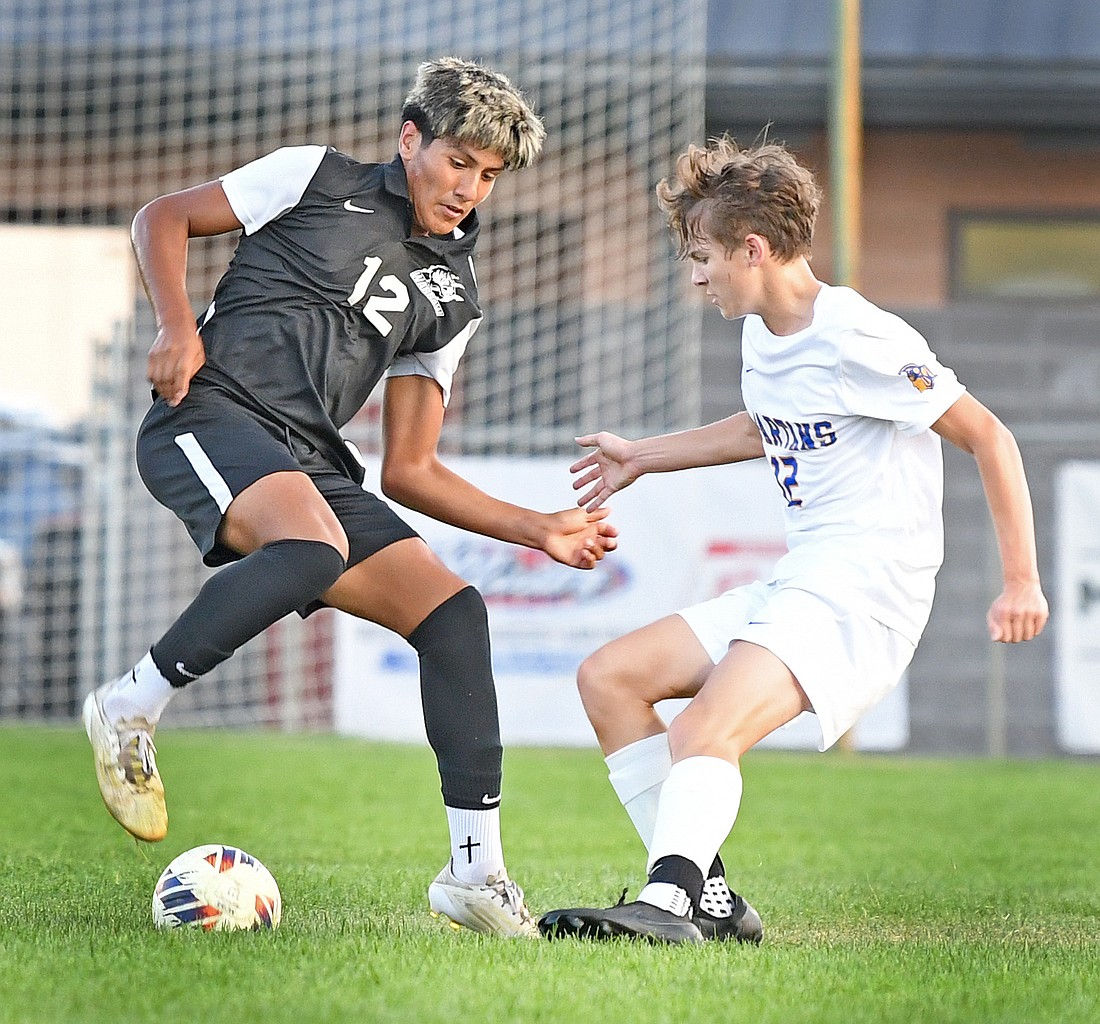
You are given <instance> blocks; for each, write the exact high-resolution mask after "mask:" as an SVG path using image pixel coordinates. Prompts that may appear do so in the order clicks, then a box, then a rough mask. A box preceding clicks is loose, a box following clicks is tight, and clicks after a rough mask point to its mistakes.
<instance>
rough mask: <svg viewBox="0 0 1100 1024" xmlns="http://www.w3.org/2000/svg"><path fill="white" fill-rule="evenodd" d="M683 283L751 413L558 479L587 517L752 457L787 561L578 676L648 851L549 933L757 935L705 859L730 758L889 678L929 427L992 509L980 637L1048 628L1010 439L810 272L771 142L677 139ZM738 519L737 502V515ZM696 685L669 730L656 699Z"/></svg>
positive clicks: (925, 526)
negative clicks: (692, 288)
mask: <svg viewBox="0 0 1100 1024" xmlns="http://www.w3.org/2000/svg"><path fill="white" fill-rule="evenodd" d="M657 192H658V198H659V200H660V203H661V205H662V207H663V209H664V210H665V212H666V213H667V215H668V219H669V225H670V228H671V230H672V232H673V235H674V237H675V238H676V239H677V240H678V243H679V254H680V256H681V258H686V259H688V260H690V261H691V266H692V273H691V280H692V283H693V284H694V285H696V286H697V287H699V288H700V289H702V290H703V291H705V293H706V295H707V296H708V298H709V299H710V300H711V302H713V303H714V305H716V306H717V307H718V309H719V310H720V312H721V314H722V316H723V317H725V318H726V319H730V320H732V319H735V318H741V317H743V318H744V324H743V340H742V349H743V368H742V376H741V390H742V396H743V399H744V404H745V411H743V412H739V413H736V414H735V415H733V416H730V417H728V418H726V419H723V420H720V421H718V422H716V423H711V424H710V425H708V426H703V427H698V428H696V429H692V430H686V431H683V432H680V433H674V434H668V435H664V436H659V437H649V438H644V439H641V440H634V441H629V440H625V439H624V438H622V437H618V436H616V435H615V434H612V433H607V432H601V433H595V434H591V435H589V436H586V437H581V438H579V442H580V444H581V445H583V446H585V447H589V448H592V449H593V450H592V451H591V452H590V453H589V454H587V455H586V456H585V457H584V458H582V459H580V460H579V461H578V462H577V463H576V464H575V465H574V466H573V467H572V469H573V471H574V472H576V473H578V474H580V475H579V476H577V477H576V479H575V481H574V486H575V487H576V488H577V489H578V490H583V491H584V493H583V496H582V497H581V499H580V501H579V502H578V504H580V505H583V506H586V507H587V508H588V509H589V510H592V509H596V508H599V507H601V506H602V505H603V503H604V502H605V501H606V500H607V499H608V498H609V497H610V495H612V494H613V493H615V492H616V491H618V490H620V489H622V488H623V487H626V486H627V485H629V484H631V483H633V482H634V481H635V480H637V479H638V478H639V477H640V476H642V475H643V474H645V473H665V472H670V471H673V470H681V469H689V468H692V467H695V466H713V465H724V464H727V463H735V462H741V461H744V460H747V459H759V458H763V459H765V460H766V461H767V462H768V463H769V465H770V467H771V469H772V470H773V471H774V474H775V482H776V485H777V487H776V496H777V499H778V500H779V501H781V502H782V504H783V508H784V515H785V520H786V532H787V542H788V549H789V550H788V553H787V554H786V555H784V556H783V557H782V558H781V559H780V561H779V562H778V564H777V565H776V567H775V570H774V574H773V576H772V578H771V579H769V580H767V581H760V582H756V583H752V584H749V585H747V586H743V587H739V588H737V589H735V590H731V591H729V592H728V593H725V594H723V595H721V596H720V597H717V598H714V599H713V600H710V601H706V602H704V603H702V604H699V605H696V606H695V607H691V608H687V609H685V610H684V611H682V612H680V613H679V614H676V615H671V616H669V617H667V618H663V619H661V620H659V621H657V622H655V623H653V624H652V625H649V626H646V627H644V628H642V629H639V630H637V631H636V632H633V633H630V634H628V635H627V636H624V637H621V638H620V639H618V640H614V641H612V642H611V643H609V644H607V645H606V646H605V647H603V648H601V649H600V650H599V651H597V652H596V653H595V654H593V655H592V656H591V657H589V658H588V659H587V660H586V661H585V662H584V663H583V664H582V666H581V669H580V672H579V675H578V685H579V688H580V693H581V697H582V699H583V702H584V706H585V710H586V711H587V713H588V717H589V719H590V720H591V722H592V725H593V727H594V728H595V731H596V735H597V737H598V738H599V742H600V745H601V747H602V749H603V752H604V754H605V755H606V759H607V764H608V768H609V772H610V779H611V783H612V785H613V787H614V788H615V791H616V793H617V794H618V796H619V798H620V800H621V801H622V803H623V804H624V806H625V808H626V810H627V813H628V814H629V815H630V817H631V819H632V821H633V822H634V824H635V826H636V827H637V829H638V832H639V834H640V835H641V838H642V840H643V841H644V843H645V845H646V848H647V851H648V854H649V858H648V862H647V874H648V879H647V882H646V884H645V886H644V887H643V888H642V890H641V892H640V894H639V897H638V900H637V901H635V902H633V903H625V904H620V905H619V906H616V907H612V908H608V909H595V908H584V907H580V908H571V909H563V910H556V911H552V912H551V913H549V914H547V915H545V916H544V917H543V918H542V919H541V921H540V928H541V930H542V931H543V932H544V933H546V934H547V935H549V936H551V937H554V936H558V935H565V934H574V935H581V936H589V937H593V938H607V937H611V936H618V935H624V936H633V937H640V938H646V939H650V940H655V941H667V942H701V941H703V940H704V939H708V938H726V939H737V940H741V941H754V942H758V941H760V938H761V936H762V926H761V922H760V918H759V915H758V914H757V913H756V912H755V910H753V908H752V907H751V906H749V905H748V904H746V903H745V901H744V900H743V899H742V898H741V897H739V896H736V895H734V894H732V893H731V892H730V891H729V890H728V888H727V886H726V884H725V881H724V878H723V870H722V864H721V861H720V859H719V857H718V851H719V848H720V847H721V845H722V843H723V842H724V840H725V839H726V837H727V835H728V834H729V832H730V830H731V829H732V827H733V825H734V822H735V820H736V817H737V811H738V806H739V804H740V800H741V774H740V769H739V762H740V759H741V756H742V755H743V754H744V753H745V752H746V751H747V750H749V748H751V747H752V746H753V745H754V744H755V743H757V742H758V741H759V740H761V739H763V738H764V737H765V736H767V735H768V734H769V733H770V732H772V731H773V730H774V729H777V728H778V727H779V726H781V725H783V724H785V723H787V722H789V721H791V720H792V719H793V718H795V717H796V716H797V715H798V714H800V713H801V712H803V711H812V712H814V713H815V714H816V716H817V721H818V724H819V725H820V728H821V749H823V750H824V749H827V748H828V747H829V746H830V745H831V744H833V743H834V742H836V740H837V739H838V738H839V737H840V736H841V735H843V734H844V732H846V731H847V730H848V729H849V727H851V726H852V724H853V723H854V722H855V721H856V720H857V719H858V718H859V716H860V715H861V714H862V713H863V712H865V711H866V710H867V709H868V708H870V707H871V706H872V705H873V704H875V703H876V702H877V701H879V700H880V699H881V698H882V697H883V696H884V695H885V694H886V693H887V692H888V691H889V690H890V689H891V688H892V687H894V686H895V685H896V684H897V682H898V679H899V678H900V677H901V675H902V673H903V672H904V670H905V668H906V666H907V665H908V664H909V661H910V659H911V657H912V655H913V652H914V649H915V647H916V645H917V643H918V641H919V640H920V637H921V632H922V631H923V629H924V627H925V624H926V622H927V620H928V615H929V611H930V609H931V605H932V597H933V592H934V588H935V577H936V572H937V571H938V569H939V566H940V563H941V561H942V558H943V525H942V514H941V504H942V490H943V471H942V460H941V449H940V438H946V439H947V440H949V441H951V442H952V443H953V444H955V445H957V446H958V447H960V448H961V449H963V450H964V451H967V452H970V453H971V454H972V455H973V456H974V458H975V460H976V461H977V464H978V471H979V473H980V475H981V480H982V484H983V487H984V489H985V495H986V499H987V501H988V504H989V509H990V512H991V513H992V518H993V524H994V527H995V530H996V535H997V541H998V545H999V551H1000V558H1001V565H1002V570H1003V589H1002V591H1001V593H1000V595H999V596H998V597H997V598H996V600H995V601H994V602H993V604H992V607H991V608H990V609H989V613H988V616H987V623H988V628H989V635H990V637H991V639H992V640H994V641H998V642H1003V643H1018V642H1020V641H1025V640H1030V639H1031V638H1032V637H1034V636H1036V635H1037V634H1038V633H1039V632H1040V631H1041V630H1042V629H1043V626H1044V624H1045V622H1046V619H1047V602H1046V599H1045V598H1044V597H1043V592H1042V590H1041V588H1040V583H1039V574H1038V569H1037V565H1036V551H1035V536H1034V524H1033V518H1032V509H1031V499H1030V495H1029V492H1028V487H1027V482H1026V480H1025V477H1024V470H1023V465H1022V462H1021V459H1020V454H1019V450H1018V448H1017V445H1016V442H1015V440H1014V438H1013V437H1012V434H1011V433H1010V432H1009V431H1008V430H1007V429H1006V428H1005V426H1004V425H1003V424H1002V423H1001V422H1000V421H999V420H998V419H997V417H996V416H994V415H993V414H992V413H991V412H990V411H989V410H988V409H986V408H985V407H984V406H983V405H982V404H981V403H980V402H978V400H977V399H975V398H974V397H973V396H972V395H970V394H969V393H968V392H967V391H966V390H965V389H964V388H963V386H962V385H961V384H960V383H959V382H958V380H957V379H956V377H955V375H954V373H952V372H951V370H950V369H948V368H947V367H946V366H944V365H942V364H941V363H940V362H939V361H938V360H937V359H936V357H935V355H934V354H933V353H932V352H931V351H930V350H929V347H928V345H927V343H926V342H925V340H924V339H923V338H922V337H921V336H920V335H919V334H918V333H917V332H916V331H915V330H913V329H912V328H911V327H910V326H908V325H907V324H906V323H904V322H903V321H902V320H900V319H899V318H898V317H896V316H893V315H891V314H889V313H886V312H883V311H882V310H881V309H878V308H877V307H875V306H874V305H872V304H871V303H870V302H868V301H867V300H866V299H864V298H863V297H862V296H860V295H859V294H857V293H856V292H854V291H852V290H851V289H848V288H838V287H830V286H829V285H827V284H824V283H822V282H821V281H819V280H817V279H816V277H815V276H814V274H813V272H812V271H811V269H810V264H809V257H810V246H811V240H812V232H813V227H814V221H815V218H816V215H817V210H818V203H819V191H818V188H817V185H816V183H815V181H814V178H813V176H812V174H811V173H810V172H809V171H808V170H807V169H805V168H804V167H801V166H800V165H799V164H798V163H797V162H796V161H795V159H794V157H793V156H792V155H791V154H790V153H789V152H788V151H787V150H786V149H785V148H784V147H782V146H780V145H776V144H773V143H762V144H759V145H757V146H755V147H751V148H747V149H741V148H739V147H738V146H737V145H736V143H734V142H733V141H732V140H730V139H720V140H715V141H713V142H712V143H711V144H709V145H708V146H707V147H705V148H700V147H695V146H693V147H691V148H689V149H688V150H687V152H685V153H683V154H682V155H681V156H680V158H679V160H678V161H677V163H676V168H675V173H674V174H673V176H672V177H671V178H669V179H666V180H665V181H663V182H661V184H660V185H659V186H658V189H657ZM730 514H731V515H734V516H735V515H736V514H737V511H736V509H731V510H730ZM673 697H690V698H692V699H691V701H690V703H689V704H688V705H687V707H686V708H685V709H684V711H683V712H682V713H681V714H680V715H679V716H677V717H676V718H675V719H673V721H672V723H671V725H670V726H669V727H668V729H667V730H666V728H665V725H664V723H663V721H662V719H661V718H659V717H658V715H657V713H656V712H655V710H654V705H655V704H656V703H657V702H659V701H662V700H666V699H668V698H673Z"/></svg>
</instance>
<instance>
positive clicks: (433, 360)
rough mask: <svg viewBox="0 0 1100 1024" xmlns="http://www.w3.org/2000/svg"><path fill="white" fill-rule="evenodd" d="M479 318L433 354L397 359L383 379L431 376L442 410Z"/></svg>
mask: <svg viewBox="0 0 1100 1024" xmlns="http://www.w3.org/2000/svg"><path fill="white" fill-rule="evenodd" d="M481 321H482V317H478V318H477V319H476V320H471V321H470V322H469V323H468V324H467V325H466V326H465V327H464V328H463V329H462V330H461V331H459V332H458V334H456V335H455V336H454V337H453V338H452V339H451V340H450V341H449V342H447V344H446V345H444V346H443V347H442V348H441V349H438V350H437V351H435V352H414V353H412V354H411V355H407V356H398V357H397V358H396V359H395V360H394V361H393V362H392V363H391V364H390V367H389V369H388V370H387V371H386V376H387V377H414V376H415V377H431V378H432V380H434V381H435V382H436V383H437V384H438V385H439V386H440V388H442V389H443V407H444V408H446V407H447V403H448V402H450V400H451V385H452V383H453V382H454V376H455V371H456V370H457V369H458V364H459V361H460V360H461V359H462V355H463V353H464V352H465V351H466V346H467V345H468V344H469V342H470V339H471V338H472V337H473V336H474V332H475V331H477V329H478V328H479V327H480V326H481Z"/></svg>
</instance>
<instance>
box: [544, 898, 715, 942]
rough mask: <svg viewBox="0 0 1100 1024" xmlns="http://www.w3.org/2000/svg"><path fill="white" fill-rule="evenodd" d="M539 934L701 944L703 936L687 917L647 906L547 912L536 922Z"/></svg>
mask: <svg viewBox="0 0 1100 1024" xmlns="http://www.w3.org/2000/svg"><path fill="white" fill-rule="evenodd" d="M539 931H540V932H542V934H543V935H545V936H546V937H547V938H548V939H560V938H564V937H566V936H570V935H571V936H574V937H576V938H579V939H618V938H624V939H643V940H645V941H647V942H665V943H679V942H694V943H699V942H702V941H703V933H702V932H701V931H700V930H699V928H698V927H697V926H696V925H695V924H694V923H693V922H692V921H691V919H690V918H687V917H680V916H678V915H677V914H673V913H672V912H671V911H668V910H661V908H660V907H655V906H653V905H652V904H651V903H642V902H641V901H635V902H634V903H619V904H618V905H616V906H614V907H608V908H607V909H606V910H598V909H596V908H594V907H574V908H572V909H570V910H551V911H550V913H548V914H544V915H543V916H542V918H541V919H540V920H539Z"/></svg>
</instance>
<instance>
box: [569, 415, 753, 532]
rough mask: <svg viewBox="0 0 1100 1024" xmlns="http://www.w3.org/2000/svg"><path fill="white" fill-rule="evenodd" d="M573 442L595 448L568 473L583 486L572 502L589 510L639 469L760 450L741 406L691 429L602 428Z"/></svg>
mask: <svg viewBox="0 0 1100 1024" xmlns="http://www.w3.org/2000/svg"><path fill="white" fill-rule="evenodd" d="M577 444H579V445H581V446H582V447H585V448H594V449H595V451H592V452H589V453H588V454H587V455H586V456H584V458H582V459H578V460H577V461H576V462H575V463H573V465H572V466H570V467H569V471H570V472H571V473H582V474H583V475H582V476H579V477H577V478H576V479H575V480H574V481H573V489H574V490H577V491H579V490H581V488H583V487H588V488H589V489H588V490H587V491H586V492H585V493H584V494H583V495H582V496H581V497H580V498H578V499H577V504H578V505H580V506H582V507H584V508H586V509H587V510H588V511H589V512H593V511H595V510H596V509H598V508H599V507H600V506H601V505H602V504H603V503H604V502H605V501H607V499H608V498H610V497H611V495H612V494H614V493H615V492H616V491H621V490H622V489H623V488H624V487H627V486H629V485H630V484H632V483H633V482H634V481H635V480H637V479H638V477H640V476H642V475H643V474H644V473H670V472H674V471H675V470H678V469H694V468H697V467H700V466H723V465H728V464H729V463H732V462H745V461H747V460H748V459H758V458H761V457H762V456H763V454H764V445H763V443H762V442H761V440H760V433H759V431H758V430H757V429H756V424H755V423H753V421H752V419H751V418H750V416H749V414H748V413H746V412H739V413H735V414H734V415H733V416H727V417H726V418H725V419H722V420H717V421H716V422H714V423H708V424H707V425H706V426H702V427H694V428H693V429H691V430H681V431H678V432H676V433H674V434H661V435H658V436H656V437H646V438H641V439H640V440H637V441H628V440H626V439H625V438H622V437H619V436H618V435H616V434H612V433H609V432H608V431H606V430H605V431H601V432H600V433H597V434H586V435H585V436H584V437H578V438H577Z"/></svg>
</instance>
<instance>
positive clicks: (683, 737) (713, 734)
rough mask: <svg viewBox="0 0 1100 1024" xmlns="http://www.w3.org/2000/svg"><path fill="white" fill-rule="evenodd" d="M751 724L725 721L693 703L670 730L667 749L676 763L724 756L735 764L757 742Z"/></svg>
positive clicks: (695, 702)
mask: <svg viewBox="0 0 1100 1024" xmlns="http://www.w3.org/2000/svg"><path fill="white" fill-rule="evenodd" d="M750 734H751V730H750V729H749V728H748V723H744V722H740V721H737V720H732V719H730V720H725V721H723V720H722V719H721V717H720V716H717V715H713V714H709V713H707V712H705V711H704V709H703V708H702V705H701V704H700V703H699V702H698V701H694V700H693V701H692V702H691V703H689V704H688V706H687V707H686V708H684V710H683V711H681V712H680V714H678V715H677V716H676V717H675V718H674V719H673V720H672V721H671V722H670V723H669V727H668V748H669V750H670V751H671V753H672V759H673V760H674V761H680V760H683V759H684V758H685V757H696V756H705V757H721V758H723V759H724V760H726V761H731V762H733V763H734V764H736V763H737V762H738V761H740V759H741V757H742V756H743V755H744V754H745V753H746V752H747V751H748V750H749V748H750V747H751V746H752V745H753V743H754V742H755V738H753V739H749V736H750Z"/></svg>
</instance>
